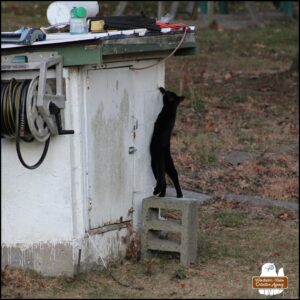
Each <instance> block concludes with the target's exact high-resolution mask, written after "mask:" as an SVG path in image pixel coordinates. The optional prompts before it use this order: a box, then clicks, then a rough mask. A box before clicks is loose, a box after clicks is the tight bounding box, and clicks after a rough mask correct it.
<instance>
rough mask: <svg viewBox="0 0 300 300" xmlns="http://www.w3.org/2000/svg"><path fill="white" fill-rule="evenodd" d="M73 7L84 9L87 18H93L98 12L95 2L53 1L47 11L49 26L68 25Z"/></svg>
mask: <svg viewBox="0 0 300 300" xmlns="http://www.w3.org/2000/svg"><path fill="white" fill-rule="evenodd" d="M73 7H84V8H85V9H86V11H87V17H95V16H96V15H97V14H98V12H99V5H98V2H97V1H55V2H53V3H51V4H50V5H49V6H48V9H47V19H48V22H49V24H50V25H56V24H59V23H69V22H70V18H71V9H72V8H73Z"/></svg>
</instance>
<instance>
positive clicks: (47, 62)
mask: <svg viewBox="0 0 300 300" xmlns="http://www.w3.org/2000/svg"><path fill="white" fill-rule="evenodd" d="M16 58H17V62H15V61H16ZM20 58H21V59H23V62H21V63H20V62H19V60H20ZM37 58H38V60H37ZM28 60H29V62H28ZM2 61H3V58H2ZM52 67H54V68H55V82H56V84H55V93H53V91H52V88H51V87H50V85H49V84H48V82H47V74H48V70H49V69H50V68H52ZM1 68H2V71H12V72H14V73H15V72H17V71H27V70H39V73H38V75H36V76H35V77H33V78H32V79H15V78H11V79H10V80H7V81H5V80H4V81H1V138H15V139H16V150H17V154H18V157H19V160H20V162H21V163H22V164H23V166H24V167H26V168H28V169H35V168H37V167H38V166H40V165H41V163H42V162H43V160H44V158H45V157H46V154H47V151H48V148H49V143H50V136H51V135H52V136H55V135H62V134H73V133H74V131H73V130H64V129H62V119H61V109H64V108H65V100H66V98H65V96H64V94H63V78H62V57H61V56H59V55H57V54H53V53H52V54H49V55H47V54H44V53H43V55H38V56H37V55H34V54H33V55H31V54H28V55H26V56H21V57H20V56H19V57H15V56H6V57H4V62H1ZM20 140H23V141H25V142H32V141H33V140H36V141H38V142H41V143H45V146H44V150H43V153H42V155H41V157H40V159H39V160H38V161H37V163H35V164H34V165H28V164H27V163H25V161H24V159H23V157H22V155H21V150H20Z"/></svg>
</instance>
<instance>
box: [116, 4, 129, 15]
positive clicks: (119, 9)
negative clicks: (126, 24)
mask: <svg viewBox="0 0 300 300" xmlns="http://www.w3.org/2000/svg"><path fill="white" fill-rule="evenodd" d="M127 4H128V1H119V4H118V5H117V7H116V9H115V11H114V13H113V15H114V16H120V15H123V14H124V11H125V9H126V6H127Z"/></svg>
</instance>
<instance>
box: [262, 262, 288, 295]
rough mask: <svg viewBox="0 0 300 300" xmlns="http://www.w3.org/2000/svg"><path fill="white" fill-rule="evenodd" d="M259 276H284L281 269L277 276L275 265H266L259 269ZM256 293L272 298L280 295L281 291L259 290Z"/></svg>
mask: <svg viewBox="0 0 300 300" xmlns="http://www.w3.org/2000/svg"><path fill="white" fill-rule="evenodd" d="M260 276H264V277H265V276H268V277H283V276H284V272H283V268H280V269H279V271H278V274H277V272H276V267H275V265H274V264H273V263H266V264H264V265H263V266H262V267H261V274H260ZM258 292H259V293H260V294H261V295H266V296H274V295H278V294H280V293H282V292H283V289H259V290H258Z"/></svg>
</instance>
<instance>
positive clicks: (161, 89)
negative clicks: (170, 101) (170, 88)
mask: <svg viewBox="0 0 300 300" xmlns="http://www.w3.org/2000/svg"><path fill="white" fill-rule="evenodd" d="M159 90H160V91H161V93H162V94H163V95H165V94H166V90H165V89H164V88H163V87H160V88H159Z"/></svg>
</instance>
